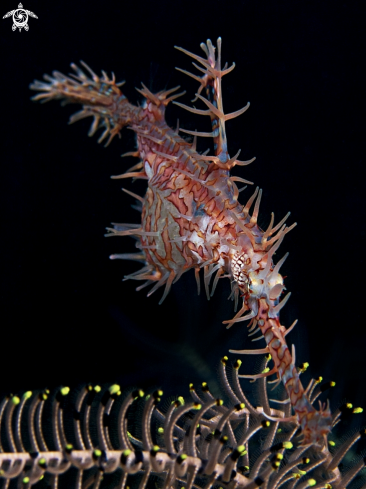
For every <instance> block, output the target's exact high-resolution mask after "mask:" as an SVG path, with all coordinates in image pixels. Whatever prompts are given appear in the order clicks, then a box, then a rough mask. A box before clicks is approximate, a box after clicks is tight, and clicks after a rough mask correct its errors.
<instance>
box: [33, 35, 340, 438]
mask: <svg viewBox="0 0 366 489" xmlns="http://www.w3.org/2000/svg"><path fill="white" fill-rule="evenodd" d="M201 48H202V50H203V52H204V54H205V57H204V58H202V57H200V56H198V55H196V54H193V53H191V52H189V51H187V50H185V49H183V48H180V47H177V49H178V50H180V51H182V52H183V53H185V54H186V55H188V56H190V57H191V58H193V59H194V62H193V65H194V66H195V67H196V68H197V69H198V70H199V72H201V75H200V76H198V75H195V74H192V73H190V72H188V71H186V70H182V69H179V71H181V72H183V73H184V74H186V75H189V76H190V77H192V78H194V79H195V80H196V81H197V82H198V83H199V89H198V91H197V93H196V94H195V99H194V101H193V102H195V101H197V100H199V101H201V102H202V103H203V104H204V106H205V108H204V109H197V108H195V107H190V106H187V105H184V104H182V103H180V102H173V103H175V104H176V105H178V106H179V107H181V108H183V109H185V110H188V111H189V112H191V113H193V114H197V115H203V116H209V117H210V119H211V126H212V131H211V132H197V131H189V130H185V129H181V128H178V127H177V129H176V130H174V129H172V128H170V127H169V126H168V125H167V123H166V122H165V109H166V106H167V105H168V104H169V103H170V102H172V101H174V100H175V99H176V98H178V97H180V96H181V95H183V94H184V93H185V92H182V93H176V91H177V90H178V89H179V88H180V87H175V88H173V89H170V90H164V91H160V92H158V93H155V94H154V93H152V92H151V91H150V90H149V89H148V88H147V87H146V86H145V85H144V84H142V88H141V89H137V90H138V92H139V93H140V94H141V95H143V96H144V98H145V101H144V103H143V104H142V106H139V107H137V106H135V105H133V104H131V103H130V102H129V101H128V100H127V98H126V96H125V95H124V94H123V93H122V91H121V90H120V87H121V86H122V85H123V83H124V82H122V83H116V80H115V76H114V74H112V77H108V76H107V74H106V73H105V72H102V75H103V76H102V77H99V76H98V75H96V74H95V73H94V72H93V71H92V70H91V69H90V68H89V67H88V66H87V65H86V64H85V63H83V62H81V64H82V66H83V67H84V69H85V71H83V70H82V69H80V68H79V67H78V66H76V65H74V64H72V65H71V67H72V68H73V70H74V71H75V74H72V75H70V76H65V75H63V74H62V73H60V72H57V71H55V72H53V74H52V77H51V76H48V75H45V77H44V78H45V82H40V81H35V82H34V83H33V84H32V85H31V87H30V88H31V89H32V90H36V91H39V92H41V93H39V94H38V95H36V96H34V97H33V99H34V100H41V101H48V100H57V99H59V100H61V101H63V102H67V103H77V104H81V105H82V110H81V111H79V112H77V113H76V114H74V115H73V116H72V117H71V120H70V122H76V121H77V120H80V119H83V118H85V117H89V116H91V117H93V123H92V125H91V128H90V131H89V136H92V135H93V134H95V132H96V131H97V130H98V129H100V128H103V129H104V130H103V133H102V135H101V136H100V138H99V140H98V142H102V141H104V140H105V139H106V138H108V139H107V142H106V146H107V145H108V144H109V143H110V142H111V141H112V139H113V138H114V137H115V136H116V135H118V136H119V137H120V132H121V129H122V128H123V127H128V128H129V129H132V130H133V131H134V132H135V134H136V139H137V149H136V150H135V151H133V152H131V153H127V154H126V156H127V155H129V156H135V157H138V158H139V162H138V163H137V164H135V165H134V166H133V167H132V168H130V169H129V170H127V171H126V172H125V173H123V174H122V175H118V176H114V177H112V178H115V179H124V178H129V177H131V178H141V179H145V180H147V191H146V194H145V196H144V197H141V196H139V195H136V194H134V193H133V192H130V191H128V190H126V192H127V193H129V194H130V195H132V196H133V197H135V198H136V199H137V200H138V201H139V203H140V204H141V223H138V224H115V225H114V226H113V227H112V228H107V229H108V236H132V237H135V238H136V239H137V244H136V246H137V248H138V249H139V251H138V252H137V253H132V254H130V253H128V254H115V255H112V256H111V258H112V259H132V260H136V261H140V262H142V263H143V268H142V269H141V270H139V271H137V272H135V273H133V274H131V275H128V276H126V278H127V279H133V280H142V281H143V284H142V285H140V286H139V287H137V290H141V289H142V288H144V287H146V286H150V285H152V288H151V290H150V291H149V292H148V294H147V295H148V296H150V295H151V294H152V293H154V292H155V291H156V290H157V289H158V288H160V287H161V286H163V285H164V286H165V289H164V292H163V295H162V298H161V300H160V303H162V302H163V300H164V299H165V297H166V295H167V294H168V292H169V290H170V288H171V286H172V284H173V283H174V282H176V281H177V280H178V279H179V278H180V276H181V275H182V274H183V273H184V272H186V271H187V270H190V269H194V271H195V276H196V280H197V286H198V290H199V289H200V282H199V272H200V270H201V269H202V268H203V271H204V287H205V291H206V295H207V298H208V299H209V298H210V296H212V294H213V293H214V290H215V288H216V285H217V283H218V280H219V279H220V278H224V277H228V278H229V279H230V282H231V289H232V290H231V294H230V297H231V298H232V299H233V300H234V301H235V308H236V305H237V303H238V299H239V297H241V298H242V301H243V302H242V306H241V308H240V310H239V312H238V313H237V314H236V315H235V317H234V318H233V319H232V320H229V321H225V323H226V324H227V325H228V326H227V327H230V326H232V325H233V324H234V323H238V322H242V321H249V325H248V326H249V328H250V332H251V333H253V332H255V331H259V332H260V333H261V335H263V337H264V339H265V341H266V344H267V346H266V347H265V348H263V349H259V350H231V352H233V353H242V354H255V353H258V354H267V355H268V354H270V355H271V358H272V360H273V363H274V366H273V368H272V369H270V370H269V371H267V370H268V369H266V371H265V372H263V373H261V374H258V375H241V377H244V378H250V379H257V378H261V377H267V376H270V375H273V374H275V375H277V378H278V381H282V382H283V384H284V386H285V388H286V390H287V393H288V396H289V400H290V402H291V405H292V407H293V409H294V413H295V414H294V417H292V418H291V419H296V420H297V422H298V423H299V424H300V426H301V428H302V433H303V435H304V443H305V444H307V443H317V442H318V441H320V440H321V439H322V438H323V437H324V436H326V435H327V434H328V433H329V431H330V427H331V413H330V410H329V407H328V406H322V405H320V409H319V411H317V410H316V409H315V408H314V407H313V406H312V404H311V403H310V402H309V399H308V397H307V394H306V391H305V389H304V388H303V386H302V384H301V382H300V379H299V374H298V370H297V368H296V367H295V349H294V347H293V348H292V354H291V353H290V351H289V348H288V346H287V344H286V339H285V336H286V334H287V333H288V332H289V330H290V329H292V327H293V326H294V325H293V326H292V327H291V328H289V329H288V330H286V329H285V327H284V326H282V325H281V324H280V319H279V313H280V310H281V309H282V307H283V306H284V305H285V303H286V302H287V300H288V298H289V295H290V294H287V295H286V296H285V297H284V298H283V299H282V301H280V296H281V294H282V292H283V290H284V284H283V277H282V276H281V275H280V273H279V269H280V267H281V265H282V264H283V262H284V261H285V259H286V257H287V255H285V256H284V257H283V258H282V259H281V260H279V261H278V262H277V264H276V265H275V264H274V263H273V255H274V253H275V251H276V250H277V249H278V248H279V246H280V244H281V243H282V241H283V239H284V237H285V235H286V234H287V233H288V232H289V231H290V230H291V229H292V228H293V227H294V226H295V225H296V224H292V225H291V226H289V227H287V226H286V224H285V221H286V219H287V217H288V215H287V216H285V218H284V219H282V220H281V221H280V222H279V223H278V224H277V225H274V216H273V214H272V218H271V222H270V224H269V226H268V228H267V229H266V230H265V231H263V230H262V229H261V228H260V227H259V226H258V224H257V218H258V213H259V205H260V200H261V194H262V192H261V190H259V189H258V188H257V189H256V190H255V192H254V193H253V195H252V196H251V197H250V198H249V200H248V201H247V203H246V204H245V205H244V206H243V205H241V204H240V203H239V201H238V196H239V189H238V187H237V185H236V182H242V183H247V184H251V183H252V182H248V181H247V180H245V179H243V178H240V177H237V176H233V175H231V174H230V170H231V169H232V168H233V167H235V166H245V165H248V164H249V163H251V162H252V161H254V159H255V158H252V159H251V160H248V161H241V160H239V159H238V157H239V153H240V151H239V152H238V153H237V154H236V155H234V156H233V157H230V155H229V153H228V144H227V136H226V129H225V123H226V121H228V120H230V119H233V118H235V117H238V116H239V115H241V114H243V113H244V112H245V111H246V110H247V109H248V107H249V103H248V104H247V105H246V106H244V107H243V108H242V109H239V110H237V111H235V112H232V113H229V114H225V112H224V109H223V101H222V91H221V83H222V78H223V76H225V75H227V74H228V73H230V72H231V71H232V70H233V69H234V67H235V64H232V65H231V66H230V67H228V66H227V64H226V65H225V66H224V67H223V68H222V67H221V38H219V39H218V40H217V54H216V48H215V47H214V46H213V44H212V42H211V41H210V40H207V43H206V44H204V43H202V44H201ZM197 63H199V65H198V64H197ZM202 73H203V75H202ZM201 93H205V95H206V97H204V96H203V95H201ZM179 132H182V133H184V134H189V135H191V136H194V138H193V142H188V141H187V140H185V139H183V138H182V137H181V136H180V135H179ZM197 137H205V138H212V139H213V146H214V154H213V155H209V154H207V152H205V153H203V154H200V153H198V152H197V150H196V139H197ZM252 206H253V211H252V212H251V213H250V209H251V207H252ZM212 277H214V279H213V285H212V289H211V291H210V282H211V278H212Z"/></svg>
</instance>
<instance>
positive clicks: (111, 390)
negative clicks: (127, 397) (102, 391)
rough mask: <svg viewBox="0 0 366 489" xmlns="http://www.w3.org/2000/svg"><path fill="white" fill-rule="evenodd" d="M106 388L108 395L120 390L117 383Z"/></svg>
mask: <svg viewBox="0 0 366 489" xmlns="http://www.w3.org/2000/svg"><path fill="white" fill-rule="evenodd" d="M108 390H109V393H110V395H111V396H113V394H117V393H118V392H119V391H120V390H121V387H120V386H119V385H118V384H113V385H111V386H110V387H109V389H108Z"/></svg>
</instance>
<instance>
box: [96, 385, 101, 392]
mask: <svg viewBox="0 0 366 489" xmlns="http://www.w3.org/2000/svg"><path fill="white" fill-rule="evenodd" d="M94 390H95V392H100V391H101V390H102V388H101V387H100V385H95V386H94Z"/></svg>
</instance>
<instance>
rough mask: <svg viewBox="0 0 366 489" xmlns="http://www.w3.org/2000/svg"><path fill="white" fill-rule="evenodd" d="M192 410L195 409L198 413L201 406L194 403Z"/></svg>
mask: <svg viewBox="0 0 366 489" xmlns="http://www.w3.org/2000/svg"><path fill="white" fill-rule="evenodd" d="M192 409H196V410H197V411H199V410H200V409H202V404H199V403H198V402H196V403H194V404H193V406H192Z"/></svg>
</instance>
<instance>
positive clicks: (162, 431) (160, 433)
mask: <svg viewBox="0 0 366 489" xmlns="http://www.w3.org/2000/svg"><path fill="white" fill-rule="evenodd" d="M158 433H159V435H162V434H163V433H164V428H163V427H162V426H159V428H158Z"/></svg>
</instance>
